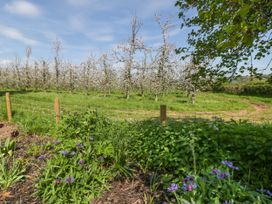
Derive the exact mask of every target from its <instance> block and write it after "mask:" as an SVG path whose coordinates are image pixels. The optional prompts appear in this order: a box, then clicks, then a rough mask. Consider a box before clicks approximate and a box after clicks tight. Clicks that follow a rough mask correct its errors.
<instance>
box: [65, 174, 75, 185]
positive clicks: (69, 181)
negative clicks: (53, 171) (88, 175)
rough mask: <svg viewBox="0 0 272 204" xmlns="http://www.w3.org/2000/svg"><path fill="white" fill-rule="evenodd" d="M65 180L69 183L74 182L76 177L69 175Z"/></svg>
mask: <svg viewBox="0 0 272 204" xmlns="http://www.w3.org/2000/svg"><path fill="white" fill-rule="evenodd" d="M65 182H66V183H68V184H72V183H74V182H75V178H74V177H73V176H68V177H67V178H66V179H65Z"/></svg>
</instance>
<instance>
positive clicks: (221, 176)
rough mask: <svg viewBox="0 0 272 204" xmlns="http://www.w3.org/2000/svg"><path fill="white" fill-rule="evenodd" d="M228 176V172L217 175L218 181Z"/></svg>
mask: <svg viewBox="0 0 272 204" xmlns="http://www.w3.org/2000/svg"><path fill="white" fill-rule="evenodd" d="M229 176H230V174H229V172H221V173H219V174H218V175H217V178H218V179H225V178H228V177H229Z"/></svg>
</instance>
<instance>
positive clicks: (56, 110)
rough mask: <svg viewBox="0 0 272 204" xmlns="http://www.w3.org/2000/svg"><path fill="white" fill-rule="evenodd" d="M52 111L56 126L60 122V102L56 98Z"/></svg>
mask: <svg viewBox="0 0 272 204" xmlns="http://www.w3.org/2000/svg"><path fill="white" fill-rule="evenodd" d="M54 109H55V114H56V123H57V124H58V123H59V121H60V102H59V98H58V97H56V98H55V102H54Z"/></svg>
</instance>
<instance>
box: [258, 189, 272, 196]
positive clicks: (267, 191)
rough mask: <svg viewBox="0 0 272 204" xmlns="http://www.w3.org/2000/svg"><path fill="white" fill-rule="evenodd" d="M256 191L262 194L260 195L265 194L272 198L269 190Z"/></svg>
mask: <svg viewBox="0 0 272 204" xmlns="http://www.w3.org/2000/svg"><path fill="white" fill-rule="evenodd" d="M256 191H258V192H260V193H264V194H266V195H268V196H270V197H272V192H271V191H270V190H268V189H256Z"/></svg>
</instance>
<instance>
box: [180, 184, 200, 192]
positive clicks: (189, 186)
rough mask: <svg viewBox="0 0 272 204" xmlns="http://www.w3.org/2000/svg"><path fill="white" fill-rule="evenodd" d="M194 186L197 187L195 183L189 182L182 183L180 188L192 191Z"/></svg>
mask: <svg viewBox="0 0 272 204" xmlns="http://www.w3.org/2000/svg"><path fill="white" fill-rule="evenodd" d="M196 187H197V185H196V183H190V184H186V183H184V184H183V187H182V188H183V190H185V191H192V190H194V189H195V188H196Z"/></svg>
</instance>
